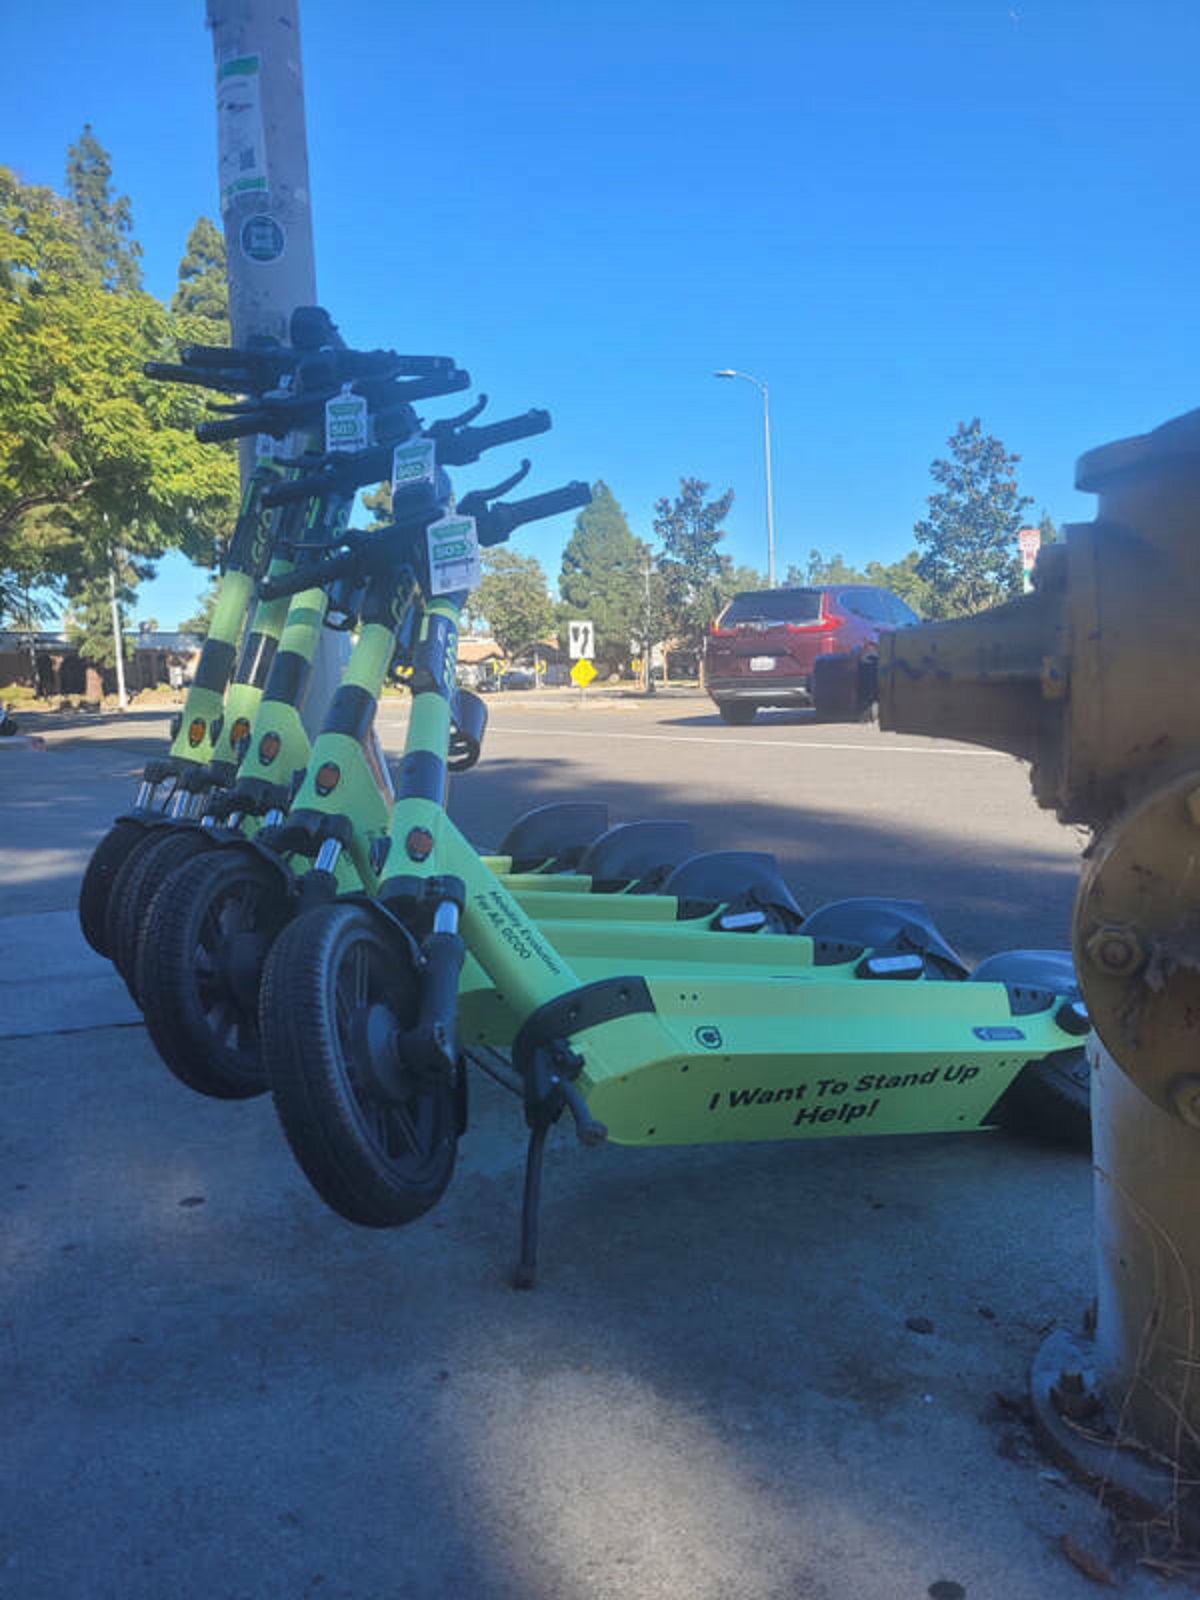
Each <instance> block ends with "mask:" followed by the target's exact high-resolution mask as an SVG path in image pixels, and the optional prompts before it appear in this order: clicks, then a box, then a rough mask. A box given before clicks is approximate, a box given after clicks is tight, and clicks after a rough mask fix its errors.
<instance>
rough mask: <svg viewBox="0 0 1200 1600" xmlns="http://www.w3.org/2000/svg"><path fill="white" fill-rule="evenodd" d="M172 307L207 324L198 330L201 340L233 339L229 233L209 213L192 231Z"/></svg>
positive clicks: (206, 341)
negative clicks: (227, 255) (227, 250)
mask: <svg viewBox="0 0 1200 1600" xmlns="http://www.w3.org/2000/svg"><path fill="white" fill-rule="evenodd" d="M171 310H172V312H173V313H174V314H175V316H177V317H179V318H181V319H183V318H187V319H193V320H195V321H196V322H198V323H201V324H204V326H203V327H202V328H201V329H200V330H199V331H198V332H197V334H196V341H195V342H196V343H197V344H228V343H229V280H228V277H227V276H226V267H225V235H224V234H223V233H222V232H221V230H220V229H219V228H218V227H217V226H216V225H215V224H214V223H212V222H210V221H209V219H208V218H207V217H197V218H196V221H195V223H194V224H193V225H192V231H191V233H189V234H188V238H187V244H186V246H185V247H184V253H183V259H182V260H181V261H180V263H179V272H178V275H177V283H176V288H175V293H174V294H173V295H172V296H171Z"/></svg>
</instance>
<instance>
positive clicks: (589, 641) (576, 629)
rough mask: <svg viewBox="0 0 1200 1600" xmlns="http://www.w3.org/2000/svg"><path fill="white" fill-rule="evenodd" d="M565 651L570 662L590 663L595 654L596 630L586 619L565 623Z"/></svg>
mask: <svg viewBox="0 0 1200 1600" xmlns="http://www.w3.org/2000/svg"><path fill="white" fill-rule="evenodd" d="M567 651H568V654H569V655H570V657H571V660H572V661H590V660H591V659H592V657H593V656H594V655H595V654H596V630H595V629H594V628H593V627H592V624H591V623H590V622H589V621H588V620H587V619H586V618H581V619H577V620H576V621H574V622H568V623H567Z"/></svg>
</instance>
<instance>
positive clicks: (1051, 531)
mask: <svg viewBox="0 0 1200 1600" xmlns="http://www.w3.org/2000/svg"><path fill="white" fill-rule="evenodd" d="M1037 526H1038V532H1039V533H1040V534H1041V536H1042V543H1043V544H1057V543H1058V529H1057V528H1056V527H1055V526H1054V521H1053V518H1052V517H1051V515H1050V513H1049V512H1048V511H1046V510H1045V509H1043V511H1042V514H1041V516H1040V517H1039V518H1038V525H1037Z"/></svg>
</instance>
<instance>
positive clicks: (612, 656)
mask: <svg viewBox="0 0 1200 1600" xmlns="http://www.w3.org/2000/svg"><path fill="white" fill-rule="evenodd" d="M643 564H644V563H643V555H642V547H641V545H639V543H638V541H637V540H636V539H635V538H634V536H633V534H632V533H631V532H630V529H629V523H628V521H627V520H626V517H625V513H624V511H622V509H621V507H620V505H619V504H618V503H617V500H616V499H615V497H614V495H613V492H612V490H611V489H610V488H609V487H608V485H607V484H606V483H605V482H604V481H603V479H601V480H600V481H599V482H598V483H596V484H595V485H593V488H592V502H591V504H590V505H587V506H584V508H583V510H582V511H581V512H580V513H579V515H578V516H577V517H576V518H575V527H574V530H573V531H572V534H571V537H570V538H569V539H568V540H567V543H566V547H565V548H564V550H563V554H562V572H561V573H560V575H559V579H558V587H559V592H560V593H561V595H562V597H563V606H562V608H561V609H562V616H563V618H564V619H571V618H581V617H587V618H590V620H591V621H592V623H593V624H594V627H595V636H596V655H597V656H598V657H599V659H600V660H602V661H603V662H605V663H606V665H607V666H608V667H609V668H610V670H616V669H618V668H620V667H621V666H623V665H624V663H625V662H626V661H628V659H629V647H630V644H631V643H632V641H633V639H634V638H635V637H636V636H637V635H638V634H639V633H640V632H641V624H642V612H643V610H644V606H643V603H642V590H643V585H644V579H643V576H642V566H643Z"/></svg>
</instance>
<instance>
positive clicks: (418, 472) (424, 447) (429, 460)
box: [392, 439, 437, 494]
mask: <svg viewBox="0 0 1200 1600" xmlns="http://www.w3.org/2000/svg"><path fill="white" fill-rule="evenodd" d="M436 470H437V446H436V445H435V444H434V442H433V440H432V439H413V440H411V441H409V442H408V443H406V444H398V445H397V446H396V448H395V450H394V451H393V453H392V493H393V494H395V493H396V491H397V490H398V489H407V488H409V487H410V486H411V485H412V484H414V483H432V482H433V476H434V473H435V472H436Z"/></svg>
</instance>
